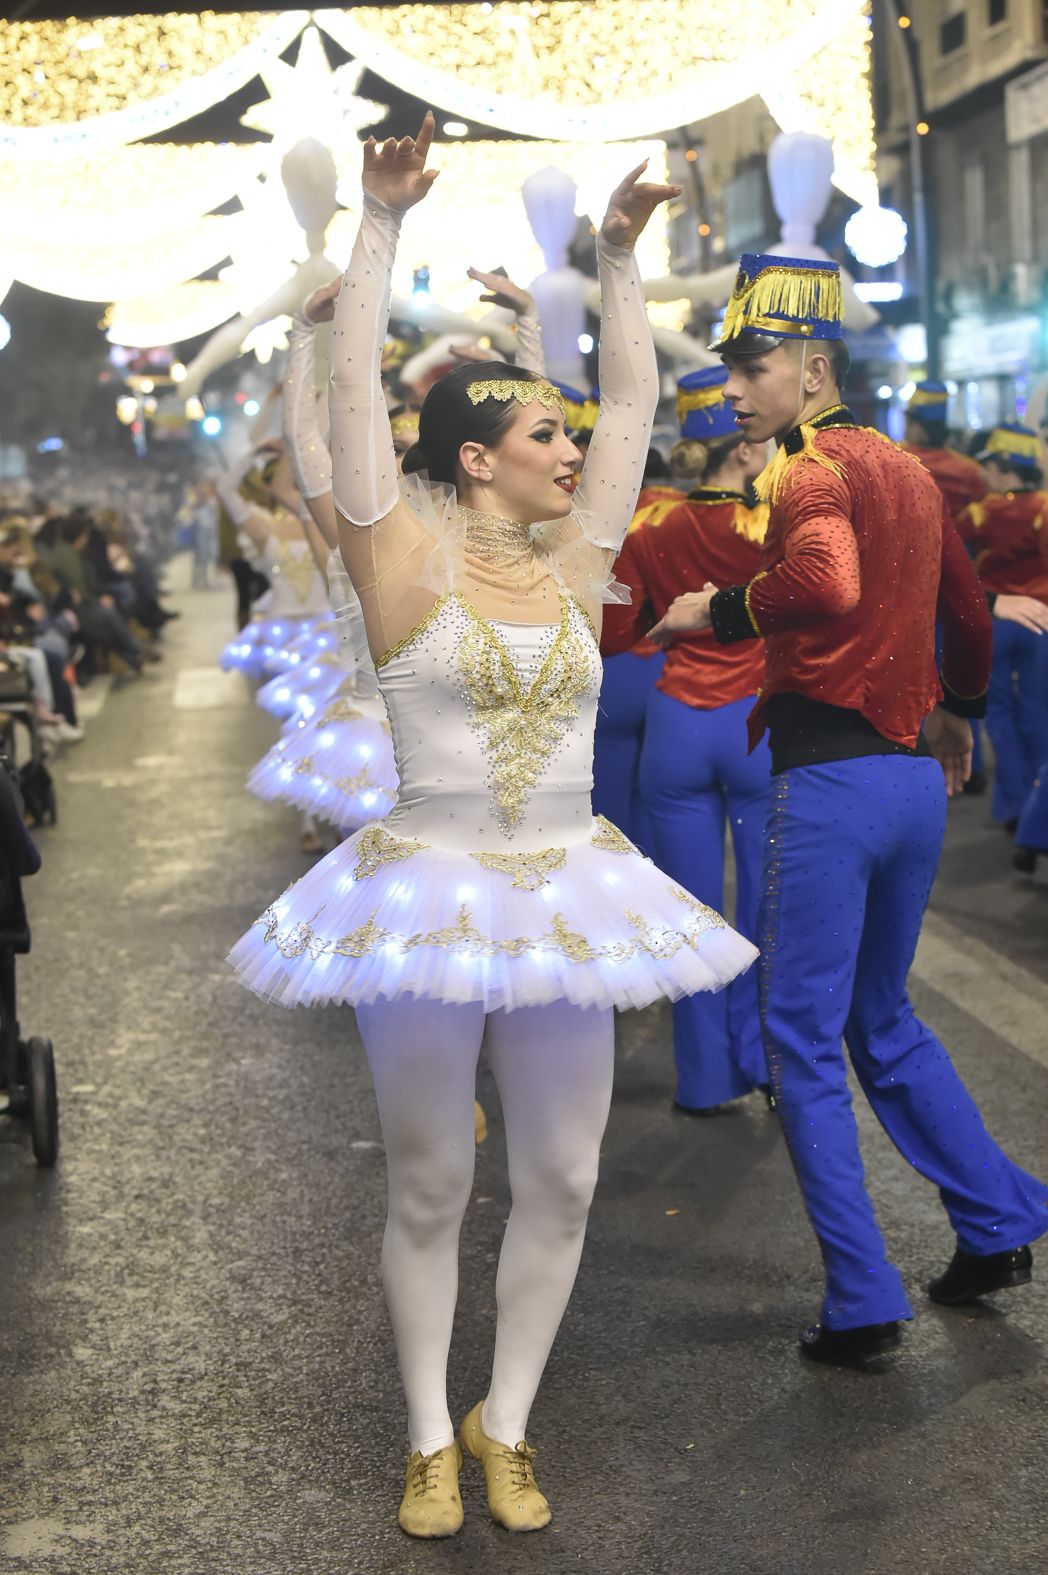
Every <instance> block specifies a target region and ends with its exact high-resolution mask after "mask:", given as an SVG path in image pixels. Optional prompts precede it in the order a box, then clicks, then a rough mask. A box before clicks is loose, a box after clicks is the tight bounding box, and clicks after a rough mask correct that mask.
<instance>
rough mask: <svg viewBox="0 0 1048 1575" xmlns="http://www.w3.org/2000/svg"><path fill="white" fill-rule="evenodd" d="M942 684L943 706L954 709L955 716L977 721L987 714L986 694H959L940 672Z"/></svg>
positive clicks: (944, 708)
mask: <svg viewBox="0 0 1048 1575" xmlns="http://www.w3.org/2000/svg"><path fill="white" fill-rule="evenodd" d="M939 682H940V683H941V684H942V701H941V704H942V707H943V710H944V711H952V712H953V714H954V716H966V717H968V718H969V720H970V721H977V720H978V718H979V717H981V716H985V715H986V695H985V693H983V694H981V695H959V694H957V693H956V692H955V691H954V690H953V689H951V688H950V686H949V684H948V683H947V682H946V679H945V678H944V677H943V676H942V674H941V673H940V674H939Z"/></svg>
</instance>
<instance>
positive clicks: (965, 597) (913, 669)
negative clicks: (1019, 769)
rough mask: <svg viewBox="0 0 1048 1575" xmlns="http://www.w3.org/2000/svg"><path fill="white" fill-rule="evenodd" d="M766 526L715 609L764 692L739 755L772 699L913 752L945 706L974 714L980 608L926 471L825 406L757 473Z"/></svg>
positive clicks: (717, 625)
mask: <svg viewBox="0 0 1048 1575" xmlns="http://www.w3.org/2000/svg"><path fill="white" fill-rule="evenodd" d="M768 474H769V478H770V485H771V487H772V489H773V495H772V505H771V518H770V521H769V525H768V534H767V536H766V538H765V541H764V550H763V554H762V558H761V568H760V572H759V573H758V574H757V575H756V576H755V577H754V578H753V579H752V580H750V582H749V584H748V585H745V586H741V585H740V586H736V587H734V588H733V589H731V590H729V591H723V592H721V593H720V595H718V596H716V597H714V598H713V602H712V605H711V608H710V613H711V617H712V619H713V629H714V633H715V634H716V635H717V637H718V639H722V640H736V639H747V638H753V637H754V636H755V635H763V637H764V642H765V652H764V658H765V683H764V687H763V688H762V690H761V694H760V697H759V699H758V703H757V705H756V706H755V708H754V710H753V712H752V713H751V716H750V738H751V744H755V743H756V742H757V740H758V739H759V738H760V737H761V736H762V734H763V732H764V730H765V725H766V724H765V721H764V708H765V706H766V705H767V702H768V700H769V699H770V697H771V696H772V695H776V694H785V693H793V694H801V695H805V696H807V697H808V698H809V699H811V700H817V701H822V702H824V703H825V704H827V705H834V706H843V707H847V708H848V709H849V710H854V711H858V712H859V713H860V714H861V715H862V716H864V717H865V718H866V720H867V721H868V722H870V723H871V725H872V726H873V727H874V728H875V729H876V730H877V732H878V733H880V734H881V735H882V737H884V738H886V739H890V740H892V741H894V742H895V743H899V744H903V745H907V746H909V747H911V748H912V747H913V746H914V745H915V744H916V742H917V737H918V734H919V733H920V728H921V723H922V722H923V720H924V718H925V716H926V715H927V713H928V712H929V711H930V710H931V709H932V707H933V706H934V705H935V703H936V701H938V700H939V699H941V698H942V697H943V689H941V688H940V685H939V677H938V674H937V672H936V666H935V620H936V615H937V614H938V617H939V618H940V619H941V621H942V628H943V686H944V689H945V694H946V703H947V704H948V705H950V707H951V709H954V710H957V711H959V712H961V714H962V715H964V714H976V715H978V714H980V713H981V711H982V708H983V707H982V696H983V695H984V694H985V691H986V686H987V683H988V680H989V671H990V647H991V626H990V615H989V609H988V608H987V605H986V598H985V596H984V595H983V593H982V589H981V587H980V585H979V582H978V580H977V578H976V576H975V574H974V572H973V570H972V567H971V564H970V562H969V560H968V555H967V553H966V552H965V550H964V546H963V544H962V542H961V540H960V537H959V536H958V535H957V532H956V530H955V529H954V527H953V522H952V520H951V519H950V517H949V514H948V511H947V509H946V506H945V503H944V500H943V498H942V495H941V493H940V492H939V489H938V487H937V486H936V484H935V482H934V481H933V480H932V478H931V476H930V475H929V473H928V472H927V471H926V470H925V469H924V467H923V466H922V465H920V464H918V463H917V462H916V461H915V460H914V459H913V458H912V457H911V456H910V455H908V454H904V453H903V452H902V451H901V450H900V449H899V447H898V446H897V445H896V444H894V443H892V442H891V441H890V440H889V439H887V438H884V437H882V436H881V434H880V433H878V432H874V431H871V430H870V429H868V428H864V427H859V426H857V425H856V424H855V422H854V420H853V418H852V415H851V413H850V411H848V410H847V409H846V408H845V407H844V406H842V405H839V406H835V407H834V408H833V409H831V410H827V411H823V412H822V414H821V415H819V416H817V417H816V418H815V419H814V420H813V421H811V422H805V423H804V424H803V425H802V426H800V427H797V428H795V429H794V430H793V431H792V432H791V433H790V434H789V435H788V436H787V437H786V439H785V441H784V442H783V444H782V446H781V448H780V450H779V453H778V454H777V456H776V459H775V460H774V461H773V462H772V465H771V466H769V472H768Z"/></svg>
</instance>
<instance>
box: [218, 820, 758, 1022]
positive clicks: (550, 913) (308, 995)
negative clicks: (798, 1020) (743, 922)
mask: <svg viewBox="0 0 1048 1575" xmlns="http://www.w3.org/2000/svg"><path fill="white" fill-rule="evenodd" d="M756 956H757V951H756V948H755V947H754V946H752V945H751V944H750V942H749V941H747V940H744V939H743V937H742V936H741V935H738V934H736V932H735V931H734V930H732V929H731V928H730V927H729V926H728V925H727V924H726V923H725V922H724V920H723V919H722V918H721V917H720V915H719V914H717V913H715V912H714V911H713V910H712V909H711V908H707V907H705V906H704V905H703V904H702V903H700V902H697V901H696V900H695V898H694V897H692V896H690V895H689V894H688V893H687V892H685V891H683V890H682V889H681V888H680V887H679V886H677V885H676V884H675V883H674V882H673V881H671V880H670V879H669V878H668V877H667V876H666V875H664V874H663V873H662V872H661V870H659V869H657V868H656V867H655V865H654V864H652V863H651V861H650V859H646V858H644V857H643V855H642V854H640V853H638V852H637V850H636V849H635V848H634V847H632V845H631V844H630V843H629V842H628V841H627V840H626V838H625V837H624V836H623V835H622V833H621V832H619V831H617V830H616V829H615V828H614V827H613V826H611V825H609V823H608V822H607V821H604V820H602V819H598V820H597V821H595V822H594V830H593V836H592V837H591V839H590V840H589V841H587V842H578V843H573V844H571V845H569V846H567V847H562V848H546V849H544V850H543V851H542V852H540V853H534V854H505V853H483V854H478V855H471V854H469V853H460V852H456V851H453V850H451V849H446V848H437V847H427V846H426V845H425V844H423V843H420V842H417V841H411V840H408V839H405V838H402V837H397V836H394V835H393V834H391V833H390V832H389V831H388V830H387V828H386V827H385V825H383V824H382V823H381V822H373V823H372V824H371V825H368V826H365V827H364V828H363V830H361V831H358V832H357V833H356V834H355V835H354V836H352V837H350V838H349V839H348V841H346V842H344V843H342V845H341V846H340V847H338V848H336V849H335V851H334V852H333V853H329V854H328V856H327V857H326V858H325V859H322V860H321V861H320V863H318V864H316V865H314V867H313V869H311V870H310V871H309V873H308V874H307V875H304V876H303V877H302V879H301V880H298V881H296V882H295V883H294V884H293V885H292V886H290V887H289V888H288V890H287V891H286V892H285V893H284V895H283V896H282V897H280V898H279V899H278V901H276V902H275V903H273V905H272V906H271V907H270V908H269V909H268V910H267V911H266V912H265V913H264V914H263V915H262V917H261V918H260V919H258V920H256V922H255V924H254V925H253V926H252V927H251V929H250V930H249V931H248V932H247V934H246V935H244V936H243V937H242V938H241V940H240V941H238V943H237V944H236V946H235V947H234V948H233V950H232V952H231V953H230V955H229V961H230V963H231V965H232V967H233V968H234V970H235V971H236V973H237V975H238V976H239V978H240V980H241V982H242V983H243V984H245V985H246V986H247V987H248V988H249V989H251V990H253V991H254V992H255V994H256V995H259V996H262V997H263V998H265V999H267V1000H271V1001H276V1002H278V1003H279V1004H280V1005H281V1006H298V1005H302V1006H319V1005H327V1004H329V1003H333V1002H343V1003H347V1004H349V1005H351V1006H356V1005H360V1004H362V1003H368V1002H373V1001H376V1000H379V999H386V1000H395V999H396V998H397V997H399V996H411V997H414V998H421V999H425V1000H432V1001H444V1002H447V1003H450V1004H461V1003H466V1002H471V1001H479V1002H482V1003H483V1005H484V1007H485V1009H486V1010H487V1011H496V1010H498V1009H500V1008H504V1009H506V1010H512V1009H514V1008H517V1007H522V1006H541V1005H546V1004H548V1003H549V1002H552V1001H565V1000H566V1001H570V1002H572V1003H573V1004H574V1005H576V1006H599V1007H640V1006H648V1005H650V1003H651V1002H652V1001H655V1000H657V999H658V998H659V997H662V996H665V997H668V998H669V999H670V1000H676V999H678V998H679V997H680V996H683V995H691V994H695V993H697V992H698V991H701V990H719V989H722V988H723V987H724V985H726V984H728V983H729V982H730V981H731V980H732V979H734V978H735V977H736V976H737V975H738V974H740V973H742V972H744V971H745V969H747V968H748V967H749V966H750V964H751V963H752V962H753V961H754V959H755V957H756Z"/></svg>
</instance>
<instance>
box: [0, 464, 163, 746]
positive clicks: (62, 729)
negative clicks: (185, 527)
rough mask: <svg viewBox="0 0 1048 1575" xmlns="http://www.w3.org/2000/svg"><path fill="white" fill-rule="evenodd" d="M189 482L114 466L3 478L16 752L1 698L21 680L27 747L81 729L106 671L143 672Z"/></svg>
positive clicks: (8, 740) (3, 582) (4, 682)
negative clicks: (87, 698)
mask: <svg viewBox="0 0 1048 1575" xmlns="http://www.w3.org/2000/svg"><path fill="white" fill-rule="evenodd" d="M192 485H193V484H192V481H191V480H190V479H189V478H183V477H182V476H181V475H179V474H178V473H177V472H172V473H158V472H155V471H152V470H146V469H145V468H143V469H142V470H141V471H118V470H115V469H114V467H112V466H111V465H105V466H104V467H102V466H98V467H95V466H92V465H91V463H90V462H89V461H85V462H83V463H80V462H78V463H77V464H76V465H75V466H73V465H67V466H62V467H55V468H54V469H53V470H50V471H48V472H47V473H46V474H45V475H43V476H41V475H36V476H31V477H26V478H18V479H11V480H4V479H0V747H6V751H7V753H8V754H9V755H12V754H14V753H15V747H16V746H15V738H16V735H15V733H14V730H13V729H12V728H11V727H9V726H7V727H5V726H4V715H3V713H4V706H5V699H6V700H7V701H8V703H11V701H12V697H14V696H15V695H16V694H17V691H18V682H19V680H21V681H22V683H23V684H24V687H25V691H26V697H27V698H26V703H25V707H24V708H23V710H24V711H26V712H28V715H29V717H30V718H31V722H32V737H33V747H34V753H35V754H36V755H37V757H43V758H44V759H46V758H47V756H48V755H49V754H51V753H52V752H53V751H54V750H55V749H56V748H57V747H59V746H61V745H66V744H72V743H75V742H77V741H78V740H79V739H80V738H82V737H83V730H82V726H81V721H80V715H79V711H78V707H77V698H78V695H79V693H80V691H81V690H82V689H83V688H84V687H85V686H86V685H88V684H90V683H92V682H94V681H95V680H97V679H98V678H99V677H100V676H102V675H104V674H110V675H113V676H115V677H120V678H127V679H130V678H133V677H137V676H139V675H141V673H142V672H143V670H144V669H145V668H146V666H147V665H148V664H151V663H154V662H158V661H159V660H160V659H161V646H162V634H163V630H164V626H165V625H166V624H167V623H168V622H169V621H170V620H171V619H172V618H176V617H177V616H178V614H177V613H175V612H173V611H171V610H170V609H168V608H166V607H165V606H164V605H163V601H162V594H161V585H160V577H161V572H162V569H163V565H164V563H165V561H166V559H167V558H168V556H169V555H170V553H171V551H172V550H173V548H174V547H175V546H176V545H177V534H176V533H177V519H178V516H179V511H180V510H181V509H182V508H183V505H184V501H185V498H186V496H187V494H188V493H189V491H190V489H191V488H192Z"/></svg>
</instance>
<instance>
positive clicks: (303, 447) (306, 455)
mask: <svg viewBox="0 0 1048 1575" xmlns="http://www.w3.org/2000/svg"><path fill="white" fill-rule="evenodd" d="M341 285H342V280H341V278H338V279H333V280H332V281H331V283H330V284H326V285H323V286H322V287H321V288H320V289H319V290H314V292H313V294H312V295H311V296H310V297H309V299H308V300H307V301H306V303H305V305H304V306H302V307H301V308H300V309H299V310H298V311H297V312H296V313H295V316H294V318H293V319H292V323H291V346H290V351H289V354H288V363H287V370H286V372H285V374H284V386H283V394H282V402H281V423H282V427H283V432H284V439H285V441H286V443H287V446H288V453H289V454H290V456H291V464H292V468H293V469H294V472H295V481H296V484H297V486H298V490H299V492H300V493H301V494H302V497H303V499H304V501H305V503H306V505H307V506H308V508H309V512H310V514H311V515H312V516H313V520H314V522H315V524H316V526H317V528H318V530H319V531H320V533H321V535H322V536H323V538H324V540H325V542H326V543H327V547H328V551H330V550H331V549H332V548H333V547H334V546H335V543H336V541H337V539H338V531H337V527H336V522H335V505H334V503H333V502H332V499H331V454H330V451H329V449H328V444H327V439H326V437H325V436H324V433H323V432H322V431H321V430H320V420H319V409H318V404H317V393H316V382H315V372H314V339H315V336H316V329H317V324H318V323H322V322H330V321H331V319H332V318H333V317H334V315H335V296H336V295H337V294H338V291H339V289H340V288H341Z"/></svg>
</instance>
